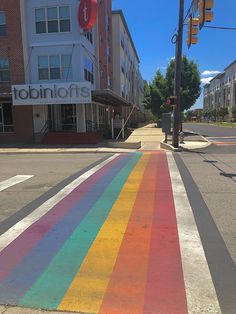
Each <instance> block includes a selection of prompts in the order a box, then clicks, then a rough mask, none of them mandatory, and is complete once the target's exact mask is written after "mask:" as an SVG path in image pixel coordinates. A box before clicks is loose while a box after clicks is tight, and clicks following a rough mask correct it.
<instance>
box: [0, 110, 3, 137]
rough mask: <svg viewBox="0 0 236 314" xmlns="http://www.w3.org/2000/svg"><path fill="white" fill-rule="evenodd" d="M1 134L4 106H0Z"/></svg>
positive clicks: (0, 130) (1, 130)
mask: <svg viewBox="0 0 236 314" xmlns="http://www.w3.org/2000/svg"><path fill="white" fill-rule="evenodd" d="M0 132H3V110H2V105H0Z"/></svg>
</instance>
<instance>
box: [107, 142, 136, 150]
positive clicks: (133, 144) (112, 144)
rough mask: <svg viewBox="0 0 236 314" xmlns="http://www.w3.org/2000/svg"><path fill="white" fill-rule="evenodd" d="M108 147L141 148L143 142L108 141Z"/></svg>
mask: <svg viewBox="0 0 236 314" xmlns="http://www.w3.org/2000/svg"><path fill="white" fill-rule="evenodd" d="M106 144H107V147H111V148H127V149H139V148H141V142H140V141H139V142H107V143H106Z"/></svg>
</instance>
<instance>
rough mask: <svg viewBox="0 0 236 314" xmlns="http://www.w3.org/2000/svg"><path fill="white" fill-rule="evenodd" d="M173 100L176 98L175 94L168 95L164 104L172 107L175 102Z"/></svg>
mask: <svg viewBox="0 0 236 314" xmlns="http://www.w3.org/2000/svg"><path fill="white" fill-rule="evenodd" d="M175 100H176V96H170V97H169V98H167V100H166V104H167V105H168V106H170V107H174V106H175V102H176V101H175Z"/></svg>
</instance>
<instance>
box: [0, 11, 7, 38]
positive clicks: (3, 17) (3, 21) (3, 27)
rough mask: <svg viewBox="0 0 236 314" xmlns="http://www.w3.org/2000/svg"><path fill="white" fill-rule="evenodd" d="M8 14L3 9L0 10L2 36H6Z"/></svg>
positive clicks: (0, 33)
mask: <svg viewBox="0 0 236 314" xmlns="http://www.w3.org/2000/svg"><path fill="white" fill-rule="evenodd" d="M6 34H7V30H6V14H5V12H3V11H0V36H6Z"/></svg>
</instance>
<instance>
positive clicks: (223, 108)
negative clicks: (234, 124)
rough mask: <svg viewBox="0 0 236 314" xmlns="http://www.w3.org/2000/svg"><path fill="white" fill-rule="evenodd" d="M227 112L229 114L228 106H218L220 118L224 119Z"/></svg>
mask: <svg viewBox="0 0 236 314" xmlns="http://www.w3.org/2000/svg"><path fill="white" fill-rule="evenodd" d="M227 114H229V111H228V108H225V107H220V108H219V109H218V116H220V117H221V119H222V120H224V119H225V116H226V115H227Z"/></svg>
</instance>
